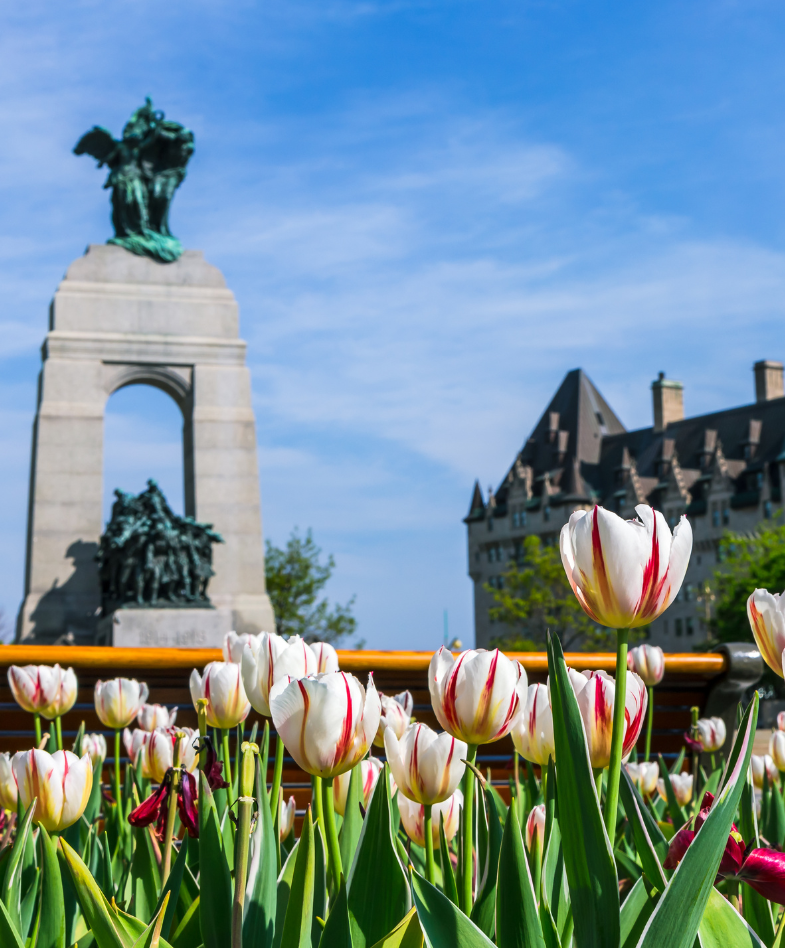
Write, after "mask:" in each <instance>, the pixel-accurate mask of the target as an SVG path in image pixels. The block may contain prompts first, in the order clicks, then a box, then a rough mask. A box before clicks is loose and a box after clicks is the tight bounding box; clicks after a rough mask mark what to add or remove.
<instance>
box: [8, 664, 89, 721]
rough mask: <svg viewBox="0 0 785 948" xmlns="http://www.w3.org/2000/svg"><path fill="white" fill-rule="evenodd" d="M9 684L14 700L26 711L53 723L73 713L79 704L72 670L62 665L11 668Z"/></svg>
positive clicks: (13, 666) (9, 670) (14, 666)
mask: <svg viewBox="0 0 785 948" xmlns="http://www.w3.org/2000/svg"><path fill="white" fill-rule="evenodd" d="M8 684H9V685H10V686H11V693H12V694H13V696H14V700H15V701H16V703H17V704H18V705H19V707H20V708H23V709H24V710H25V711H29V712H30V713H31V714H40V715H41V717H44V718H46V719H47V721H51V720H53V719H54V718H58V717H60V716H61V715H63V714H65V713H66V711H70V710H71V708H73V706H74V704H75V702H76V692H77V683H76V675H75V674H74V670H73V668H69V669H67V670H64V669H62V668H61V667H60V666H59V665H53V666H50V665H25V666H24V667H23V668H20V667H19V666H18V665H12V666H11V667H10V668H9V669H8Z"/></svg>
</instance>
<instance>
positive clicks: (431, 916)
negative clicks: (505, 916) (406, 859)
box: [412, 872, 493, 948]
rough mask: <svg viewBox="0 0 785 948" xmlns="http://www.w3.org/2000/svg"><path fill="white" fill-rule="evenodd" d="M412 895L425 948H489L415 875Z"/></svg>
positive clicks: (456, 910) (477, 932)
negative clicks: (426, 946) (426, 947)
mask: <svg viewBox="0 0 785 948" xmlns="http://www.w3.org/2000/svg"><path fill="white" fill-rule="evenodd" d="M412 893H413V895H414V903H415V905H416V907H417V915H418V917H419V919H420V925H421V926H422V930H423V935H424V936H425V941H426V944H427V945H428V948H493V942H492V941H491V940H490V938H488V936H487V935H486V934H485V933H484V932H481V931H480V929H479V928H478V927H477V926H476V925H475V924H474V922H473V921H472V920H471V919H470V918H467V917H466V915H464V914H463V912H462V911H461V910H460V909H459V908H458V907H457V906H456V905H453V903H452V902H451V901H450V900H449V899H448V898H447V896H446V895H443V894H442V893H441V892H440V891H439V890H438V889H437V888H436V886H433V885H431V884H430V882H427V881H426V880H425V879H423V877H422V876H420V875H418V874H417V873H416V872H412Z"/></svg>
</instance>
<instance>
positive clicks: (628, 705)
mask: <svg viewBox="0 0 785 948" xmlns="http://www.w3.org/2000/svg"><path fill="white" fill-rule="evenodd" d="M567 673H568V674H569V676H570V682H571V684H572V687H573V690H574V692H575V697H576V698H577V700H578V708H579V709H580V712H581V717H582V718H583V729H584V731H585V732H586V742H587V745H588V748H589V757H590V758H591V765H592V767H593V768H594V769H595V770H600V769H602V768H603V767H607V766H608V764H609V763H610V759H611V735H612V733H613V706H614V703H615V700H616V682H615V681H614V679H613V678H611V676H610V675H608V674H607V673H606V672H604V671H596V672H595V671H585V672H576V671H575V670H574V669H573V668H568V669H567ZM626 685H627V699H626V701H625V705H624V741H623V744H622V757H623V758H625V757H628V756H629V755H630V753H631V752H632V749H633V747H634V746H635V743H636V741H637V740H638V737H639V736H640V733H641V728H642V727H643V720H644V718H645V716H646V706H647V704H648V694H647V692H646V686H645V685H644V684H643V682H642V681H641V679H640V678H638V676H637V675H636V674H635V672H628V674H627V676H626Z"/></svg>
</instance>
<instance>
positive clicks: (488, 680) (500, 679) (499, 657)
mask: <svg viewBox="0 0 785 948" xmlns="http://www.w3.org/2000/svg"><path fill="white" fill-rule="evenodd" d="M527 685H528V681H527V678H526V672H525V671H524V669H523V666H522V665H521V663H520V662H515V661H512V660H511V659H509V658H507V656H506V655H504V654H503V653H502V652H500V651H499V650H498V649H494V650H493V651H491V652H487V651H486V650H485V649H476V650H469V651H467V652H461V654H460V655H459V656H458V657H457V658H455V656H454V655H453V654H452V652H450V651H449V650H448V649H446V648H444V647H442V648H440V649H439V651H438V652H436V653H435V654H434V656H433V658H432V659H431V664H430V666H429V668H428V687H429V689H430V692H431V704H432V705H433V710H434V713H435V714H436V717H437V719H438V721H439V724H441V726H442V727H443V728H444V730H445V731H447V733H448V734H451V735H452V736H453V737H454V738H456V739H457V740H459V741H464V742H465V743H466V744H489V743H491V742H492V741H498V740H500V738H502V737H505V736H506V735H507V734H509V732H510V730H511V728H512V726H513V723H514V722H515V716H516V714H518V711H519V709H520V707H521V705H522V704H523V703H524V702H525V700H526V688H527ZM396 779H397V778H396Z"/></svg>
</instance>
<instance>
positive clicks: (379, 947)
mask: <svg viewBox="0 0 785 948" xmlns="http://www.w3.org/2000/svg"><path fill="white" fill-rule="evenodd" d="M422 946H423V933H422V928H420V920H419V918H418V917H417V909H416V908H412V909H410V910H409V913H408V914H407V915H404V917H403V918H402V919H401V921H400V922H398V924H397V925H396V926H395V928H394V929H393V930H392V931H391V932H390V934H389V935H385V936H384V938H382V940H381V941H377V942H376V944H375V945H373V946H372V948H422ZM320 948H321V946H320Z"/></svg>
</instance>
